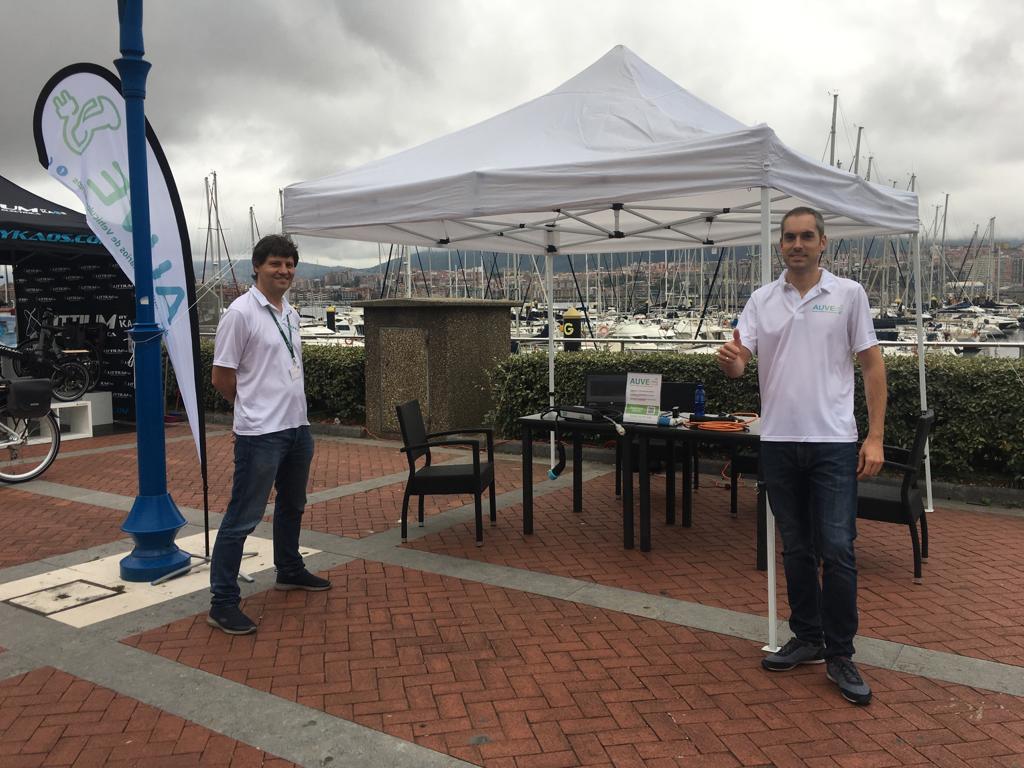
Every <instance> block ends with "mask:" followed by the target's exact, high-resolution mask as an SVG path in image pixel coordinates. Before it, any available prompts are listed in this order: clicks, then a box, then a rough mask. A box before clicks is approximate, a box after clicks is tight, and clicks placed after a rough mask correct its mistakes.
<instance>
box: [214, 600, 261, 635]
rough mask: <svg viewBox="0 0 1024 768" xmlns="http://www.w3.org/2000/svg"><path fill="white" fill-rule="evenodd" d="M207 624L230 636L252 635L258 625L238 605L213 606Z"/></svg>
mask: <svg viewBox="0 0 1024 768" xmlns="http://www.w3.org/2000/svg"><path fill="white" fill-rule="evenodd" d="M206 623H207V624H209V625H210V626H211V627H216V628H217V629H219V630H221V631H222V632H227V633H228V634H229V635H251V634H252V633H253V632H255V631H256V624H255V623H254V622H253V620H252V619H250V618H249V617H248V616H246V615H245V614H244V613H242V611H241V609H240V608H239V607H238V606H237V605H212V606H210V613H209V614H208V615H207V617H206Z"/></svg>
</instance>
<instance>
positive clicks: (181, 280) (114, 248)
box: [33, 64, 206, 468]
mask: <svg viewBox="0 0 1024 768" xmlns="http://www.w3.org/2000/svg"><path fill="white" fill-rule="evenodd" d="M33 122H34V130H35V139H36V150H37V152H38V153H39V162H40V163H42V164H43V167H44V168H46V170H47V171H48V172H49V174H50V175H51V176H53V177H54V178H55V179H57V181H59V182H60V183H61V184H63V185H64V186H66V187H67V188H68V189H70V190H71V191H72V192H74V193H75V194H76V195H78V197H79V198H80V199H81V200H82V203H83V204H84V205H85V217H86V220H87V221H88V223H89V227H90V229H92V231H93V232H95V233H96V236H97V237H98V238H99V239H100V242H101V243H103V245H104V246H105V247H106V249H107V250H108V251H109V252H110V254H111V256H113V257H114V260H115V261H116V262H117V263H118V265H119V266H120V267H121V269H122V270H123V271H124V273H125V275H127V276H128V279H129V280H131V281H132V283H134V282H135V259H134V255H133V254H132V234H131V231H132V215H131V203H130V200H129V185H128V141H127V126H126V124H125V103H124V97H123V96H122V95H121V81H120V80H119V79H118V78H117V76H116V75H115V74H113V73H112V72H110V71H108V70H106V69H104V68H103V67H100V66H97V65H95V64H72V65H71V66H69V67H65V68H64V69H62V70H61V71H60V72H58V73H57V74H55V75H54V76H53V77H51V78H50V80H49V82H47V83H46V85H45V86H43V90H42V91H41V92H40V94H39V98H38V100H37V101H36V109H35V116H34V121H33ZM146 144H147V147H146V155H147V158H148V166H149V211H150V220H151V232H152V235H151V237H152V243H153V249H152V250H153V298H154V304H155V306H154V310H155V315H156V322H157V323H158V324H159V325H160V327H161V328H163V331H164V342H165V343H166V344H167V354H168V356H169V357H170V360H171V365H172V366H173V367H174V375H175V378H176V379H177V381H178V390H179V391H180V392H181V399H182V403H183V404H184V406H185V412H186V414H187V415H188V421H189V425H190V426H191V428H192V435H193V437H194V438H195V443H196V450H197V451H198V453H199V460H200V462H201V464H202V466H203V467H204V468H205V465H206V456H205V454H206V445H205V440H204V425H203V412H202V410H201V409H200V408H199V404H198V392H200V391H202V390H201V388H200V386H199V383H198V378H199V375H200V369H199V366H198V365H197V363H198V361H199V321H198V314H197V312H196V309H195V305H196V298H195V276H194V273H193V270H192V249H191V246H190V245H189V240H188V231H187V229H186V226H185V215H184V213H183V212H182V208H181V200H180V199H179V197H178V189H177V187H176V186H175V184H174V177H173V176H172V175H171V169H170V166H169V165H168V163H167V158H166V156H165V155H164V153H163V150H162V149H161V147H160V143H159V142H158V141H157V138H156V134H155V133H154V132H153V128H152V126H150V124H149V121H148V120H147V121H146Z"/></svg>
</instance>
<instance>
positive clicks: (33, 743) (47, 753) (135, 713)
mask: <svg viewBox="0 0 1024 768" xmlns="http://www.w3.org/2000/svg"><path fill="white" fill-rule="evenodd" d="M0 764H2V765H3V766H4V768H35V767H36V766H53V767H54V768H59V767H60V766H74V767H75V768H92V767H93V766H96V767H97V768H99V767H101V766H140V765H145V766H147V768H149V767H152V768H163V767H164V766H166V767H167V768H171V767H172V766H173V767H174V768H178V767H179V766H180V767H181V768H186V766H231V767H232V768H234V767H235V766H237V767H238V768H242V767H243V766H245V767H246V768H249V767H250V766H251V767H253V768H255V766H265V767H266V768H286V767H287V766H290V765H293V764H292V763H290V762H287V761H285V760H281V759H280V758H276V757H273V756H272V755H268V754H266V753H265V752H261V751H260V750H258V749H256V748H254V747H250V746H247V745H245V744H242V743H240V742H238V741H235V740H234V739H230V738H228V737H226V736H222V735H220V734H218V733H215V732H213V731H211V730H209V729H208V728H204V727H203V726H201V725H198V724H196V723H191V722H189V721H187V720H183V719H182V718H180V717H177V716H175V715H171V714H168V713H167V712H162V711H161V710H159V709H157V708H155V707H151V706H149V705H147V704H142V703H140V702H138V701H136V700H135V699H131V698H129V697H127V696H123V695H121V694H118V693H116V692H114V691H111V690H108V689H106V688H101V687H100V686H97V685H94V684H92V683H90V682H88V681H86V680H82V679H80V678H76V677H74V676H72V675H69V674H67V673H65V672H61V671H59V670H56V669H52V668H49V667H44V668H41V669H36V670H33V671H32V672H28V673H26V674H24V675H18V676H16V677H13V678H9V679H7V680H3V681H0Z"/></svg>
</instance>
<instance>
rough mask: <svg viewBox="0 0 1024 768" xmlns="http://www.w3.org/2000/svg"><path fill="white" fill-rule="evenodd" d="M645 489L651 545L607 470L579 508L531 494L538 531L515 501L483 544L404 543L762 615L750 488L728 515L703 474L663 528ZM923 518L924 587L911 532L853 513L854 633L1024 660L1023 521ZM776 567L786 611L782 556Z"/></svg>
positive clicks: (947, 514) (463, 531)
mask: <svg viewBox="0 0 1024 768" xmlns="http://www.w3.org/2000/svg"><path fill="white" fill-rule="evenodd" d="M659 480H660V478H659ZM651 489H652V493H651V497H652V501H651V506H652V510H653V511H655V512H654V514H653V520H652V534H651V538H652V550H651V551H650V552H647V553H644V552H640V551H639V550H638V549H637V550H632V551H629V550H624V549H623V548H622V522H621V521H622V516H621V505H620V502H619V500H618V499H616V498H615V496H614V478H612V477H608V476H605V477H600V478H595V479H593V480H590V481H588V482H587V483H586V484H585V488H584V512H583V513H582V514H580V515H575V514H573V513H572V512H571V508H572V502H571V499H572V496H571V491H570V490H568V489H567V490H563V491H558V492H555V493H551V494H549V495H547V496H543V497H538V498H537V499H535V501H534V535H533V536H530V537H527V536H523V535H522V522H521V521H522V509H521V507H520V506H518V505H517V506H515V507H510V508H508V509H506V510H505V511H504V512H503V514H502V515H500V516H499V521H498V526H497V527H496V528H494V529H492V530H491V531H489V532H488V536H487V538H486V540H485V546H484V547H482V548H478V547H475V546H473V537H472V533H471V531H469V530H467V526H466V525H457V526H453V527H451V528H449V529H446V530H443V531H439V532H437V533H431V534H428V535H427V536H425V537H424V538H422V539H420V540H418V541H415V542H410V543H409V544H408V545H407V546H409V547H413V548H416V549H421V550H425V551H429V552H436V553H440V554H447V555H452V556H455V557H461V558H467V559H474V560H481V561H484V562H488V563H494V564H499V565H507V566H512V567H516V568H524V569H527V570H533V571H542V572H544V573H551V574H555V575H559V576H569V577H572V578H577V579H585V580H588V581H593V582H595V583H598V584H603V585H606V586H614V587H620V588H623V589H631V590H636V591H641V592H647V593H650V594H657V595H664V596H667V597H671V598H675V599H679V600H688V601H692V602H697V603H702V604H704V605H712V606H716V607H721V608H730V609H732V610H737V611H743V612H746V613H756V614H759V615H764V616H766V615H767V596H766V594H765V578H764V574H762V573H760V572H758V571H756V570H754V568H753V565H754V555H755V550H754V544H755V518H754V505H755V500H754V493H753V490H752V489H750V488H749V487H746V488H744V489H742V491H741V496H740V504H739V510H740V512H739V514H738V515H737V516H736V517H735V518H733V517H732V516H731V515H730V514H729V494H728V491H727V490H726V489H724V488H719V487H716V486H714V485H713V484H711V483H708V482H707V481H706V480H705V481H704V483H703V484H702V486H701V488H700V490H699V491H697V492H696V493H695V496H694V506H695V512H694V524H693V527H692V528H690V529H686V528H682V527H680V526H679V525H678V523H677V525H676V526H675V527H674V528H667V527H666V526H665V525H664V516H663V514H662V512H661V511H662V510H664V508H665V505H664V484H663V483H662V482H655V483H652V486H651ZM677 498H678V496H677ZM929 521H930V526H929V534H930V554H931V557H930V559H929V562H928V563H926V564H925V566H924V577H925V578H924V583H923V584H920V585H915V584H914V583H913V581H912V576H913V558H912V555H911V546H910V534H909V532H908V531H906V529H905V528H903V527H900V526H894V525H889V524H885V523H876V522H871V521H858V532H859V536H858V540H857V553H858V568H859V587H858V593H859V596H860V599H859V607H860V633H861V634H864V635H869V636H872V637H879V638H882V639H885V640H892V641H894V642H900V643H908V644H910V645H916V646H920V647H923V648H930V649H933V650H940V651H949V652H952V653H957V654H960V655H966V656H971V657H974V658H981V659H991V660H994V661H1000V662H1003V663H1006V664H1014V665H1017V666H1024V572H1022V571H1021V569H1020V568H1019V567H1018V565H1017V564H1018V563H1019V559H1020V554H1019V553H1020V552H1021V550H1022V548H1024V519H1021V518H1019V517H1009V516H1001V515H992V514H985V513H982V512H968V511H960V510H952V509H942V508H941V507H940V508H938V509H936V510H935V512H934V513H933V514H932V515H930V516H929ZM780 552H781V545H780ZM778 575H779V586H778V598H779V605H780V606H782V607H783V611H784V610H785V606H786V592H785V576H784V574H783V570H782V561H781V554H780V555H779V558H778Z"/></svg>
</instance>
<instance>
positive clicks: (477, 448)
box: [398, 440, 480, 454]
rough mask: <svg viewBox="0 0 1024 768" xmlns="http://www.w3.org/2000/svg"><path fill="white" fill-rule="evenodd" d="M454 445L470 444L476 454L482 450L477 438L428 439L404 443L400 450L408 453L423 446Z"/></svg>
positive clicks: (441, 446)
mask: <svg viewBox="0 0 1024 768" xmlns="http://www.w3.org/2000/svg"><path fill="white" fill-rule="evenodd" d="M453 445H464V446H468V447H470V448H472V449H473V453H474V454H477V453H479V452H480V443H478V442H477V441H476V440H428V441H427V442H425V443H417V444H416V445H403V446H402V447H401V448H399V449H398V450H400V451H401V452H402V453H408V452H409V451H418V450H419V449H421V448H445V447H451V446H453Z"/></svg>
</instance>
